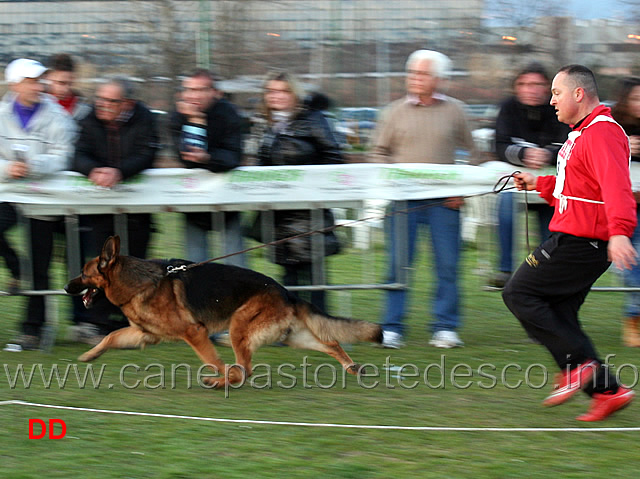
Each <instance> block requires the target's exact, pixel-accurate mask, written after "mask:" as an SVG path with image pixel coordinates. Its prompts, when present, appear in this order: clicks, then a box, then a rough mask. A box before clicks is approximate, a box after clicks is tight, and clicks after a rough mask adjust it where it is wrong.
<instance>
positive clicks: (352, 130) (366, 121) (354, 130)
mask: <svg viewBox="0 0 640 479" xmlns="http://www.w3.org/2000/svg"><path fill="white" fill-rule="evenodd" d="M378 111H379V109H378V108H368V107H362V108H341V109H339V110H338V112H337V117H338V121H337V124H336V131H337V132H338V133H339V134H342V135H344V136H345V139H346V143H347V144H349V145H350V146H351V147H366V146H367V145H368V144H369V141H370V139H371V136H372V135H373V130H374V129H375V127H376V120H377V118H378Z"/></svg>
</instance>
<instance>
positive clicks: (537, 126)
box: [489, 63, 569, 289]
mask: <svg viewBox="0 0 640 479" xmlns="http://www.w3.org/2000/svg"><path fill="white" fill-rule="evenodd" d="M550 85H551V82H550V80H549V75H548V74H547V72H546V71H545V69H544V68H543V66H542V65H540V64H539V63H531V64H529V65H527V66H526V67H525V68H524V69H523V70H521V71H520V72H519V73H518V74H517V75H516V77H515V80H514V81H513V90H514V93H515V95H513V96H511V97H509V98H507V99H506V100H505V101H504V102H503V103H502V105H501V106H500V112H499V113H498V118H497V119H496V153H497V154H498V158H499V159H500V160H501V161H505V162H507V163H511V164H512V165H516V166H520V167H522V166H524V167H526V168H532V169H539V168H542V167H544V166H548V165H555V163H556V155H557V154H558V150H559V149H560V147H561V146H562V143H563V142H564V140H566V138H567V135H568V133H569V127H568V126H567V125H563V124H562V123H560V122H559V121H558V119H557V118H556V114H555V110H554V109H553V107H552V106H551V105H550V104H549V97H550V94H549V88H550ZM513 201H514V193H511V192H505V193H501V194H500V195H499V196H498V239H499V247H500V259H499V265H498V269H499V271H498V273H497V274H496V275H495V276H494V277H493V278H491V279H490V281H489V286H490V287H492V288H497V289H502V288H503V287H504V285H505V283H506V282H507V280H508V279H509V277H510V276H511V271H512V270H513ZM529 209H530V210H533V211H535V212H536V213H537V215H538V224H539V226H540V238H541V239H542V240H544V239H546V238H547V237H548V236H549V221H551V217H552V216H553V208H552V207H551V206H549V205H547V204H544V203H539V204H536V203H532V204H530V205H529Z"/></svg>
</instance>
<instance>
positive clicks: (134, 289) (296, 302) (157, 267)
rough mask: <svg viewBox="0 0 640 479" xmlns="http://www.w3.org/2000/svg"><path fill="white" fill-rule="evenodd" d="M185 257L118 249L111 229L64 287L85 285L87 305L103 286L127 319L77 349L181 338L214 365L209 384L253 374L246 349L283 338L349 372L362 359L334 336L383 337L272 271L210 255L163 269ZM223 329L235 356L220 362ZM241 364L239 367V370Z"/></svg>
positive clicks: (90, 354)
mask: <svg viewBox="0 0 640 479" xmlns="http://www.w3.org/2000/svg"><path fill="white" fill-rule="evenodd" d="M190 264H193V263H191V262H189V261H185V260H169V261H157V260H142V259H138V258H134V257H132V256H123V255H120V238H119V237H118V236H111V237H109V238H108V239H107V240H106V241H105V243H104V246H103V247H102V252H101V253H100V256H98V257H97V258H94V259H92V260H91V261H89V262H88V263H87V264H85V265H84V267H83V269H82V274H81V275H80V276H78V277H77V278H74V279H72V280H71V281H70V282H69V283H68V284H67V285H66V286H65V291H66V292H67V293H68V294H72V295H79V294H82V293H83V292H84V295H83V302H84V305H85V307H87V308H89V307H91V303H92V300H93V299H94V298H95V297H96V295H97V294H98V293H99V292H100V291H103V292H104V294H105V295H106V297H107V299H108V300H109V301H111V303H113V304H114V305H116V306H118V307H120V308H121V309H122V312H123V313H124V314H125V315H126V316H127V318H128V320H129V324H130V325H129V326H128V327H125V328H122V329H119V330H116V331H114V332H112V333H111V334H109V335H107V336H105V338H104V339H103V340H102V341H101V342H100V343H99V344H98V345H96V346H95V347H94V348H93V349H91V350H89V351H87V352H86V353H84V354H83V355H81V356H80V357H79V358H78V359H79V360H80V361H92V360H94V359H96V358H97V357H98V356H100V355H101V354H103V353H105V352H106V351H107V350H109V349H112V348H116V349H117V348H137V347H140V348H142V347H144V346H146V345H147V344H157V343H159V342H160V341H163V340H179V339H182V340H183V341H185V342H186V343H187V344H189V346H191V347H192V348H193V350H194V351H195V352H196V354H197V355H198V357H199V358H200V359H201V360H202V361H203V362H204V363H205V364H207V365H212V366H213V367H214V369H215V370H217V371H218V372H220V374H221V376H220V377H213V378H209V381H208V383H209V385H211V386H214V387H218V388H221V387H226V385H227V384H232V383H238V382H241V381H243V380H244V378H246V377H248V376H250V375H251V356H252V354H253V353H254V352H255V351H256V350H257V349H258V348H259V347H260V346H261V345H263V344H265V343H273V342H276V341H281V342H283V343H285V344H287V345H289V346H292V347H295V348H303V349H312V350H315V351H321V352H323V353H327V354H328V355H330V356H332V357H334V358H335V359H337V360H338V361H339V362H340V364H342V367H343V368H345V370H346V371H347V372H349V373H351V374H358V372H359V370H360V366H359V365H357V364H355V363H354V362H353V361H352V360H351V358H350V357H349V355H348V354H347V353H346V352H345V351H344V350H343V349H342V348H341V347H340V344H339V343H340V342H348V343H352V342H357V341H371V342H377V343H380V342H381V341H382V330H381V328H380V326H379V325H377V324H373V323H370V322H367V321H359V320H354V319H346V318H337V317H334V316H329V315H326V314H323V313H322V312H321V311H320V310H318V309H317V308H315V307H314V306H313V305H311V304H309V303H307V302H306V301H303V300H301V299H299V298H298V297H297V296H295V295H294V294H293V293H291V292H289V291H288V290H287V289H285V288H284V287H283V286H281V285H280V284H278V283H277V282H276V281H275V280H273V279H272V278H269V277H268V276H265V275H263V274H260V273H258V272H256V271H252V270H249V269H244V268H239V267H236V266H228V265H223V264H216V263H206V264H198V265H196V266H193V267H191V268H187V269H186V270H182V271H178V272H174V273H171V274H167V267H168V266H174V267H179V266H183V265H190ZM225 329H228V330H229V337H230V340H231V345H232V347H233V352H234V353H235V356H236V364H237V365H239V366H241V367H242V368H243V369H241V370H240V371H238V370H237V368H235V367H233V368H225V365H224V363H223V362H222V361H221V360H220V359H219V358H218V355H217V353H216V350H215V348H214V346H213V344H212V343H211V341H210V340H209V335H211V334H212V333H216V332H219V331H224V330H225ZM241 372H242V374H241Z"/></svg>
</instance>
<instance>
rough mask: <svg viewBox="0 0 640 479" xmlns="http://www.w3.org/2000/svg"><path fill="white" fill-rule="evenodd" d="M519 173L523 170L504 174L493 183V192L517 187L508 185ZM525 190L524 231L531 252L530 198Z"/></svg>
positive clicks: (528, 249) (496, 192)
mask: <svg viewBox="0 0 640 479" xmlns="http://www.w3.org/2000/svg"><path fill="white" fill-rule="evenodd" d="M518 173H522V172H521V171H520V170H515V171H514V172H513V173H511V174H510V175H504V176H503V177H501V178H500V179H499V180H498V181H496V184H495V185H493V192H494V193H495V194H498V193H500V192H501V191H507V190H514V189H516V187H515V186H509V187H507V185H508V184H509V180H511V179H512V178H513V177H514V176H515V175H517V174H518ZM501 183H503V184H501ZM523 191H524V217H525V222H524V231H525V238H526V241H527V251H528V252H531V245H530V244H529V198H528V197H527V190H526V188H525V189H524V190H523Z"/></svg>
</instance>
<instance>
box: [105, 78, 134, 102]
mask: <svg viewBox="0 0 640 479" xmlns="http://www.w3.org/2000/svg"><path fill="white" fill-rule="evenodd" d="M102 85H116V86H118V87H120V91H122V98H123V99H125V100H134V99H135V95H136V87H135V85H134V83H133V82H132V81H131V80H129V78H127V77H125V76H120V75H115V76H109V77H107V78H105V79H104V81H103V82H102Z"/></svg>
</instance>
